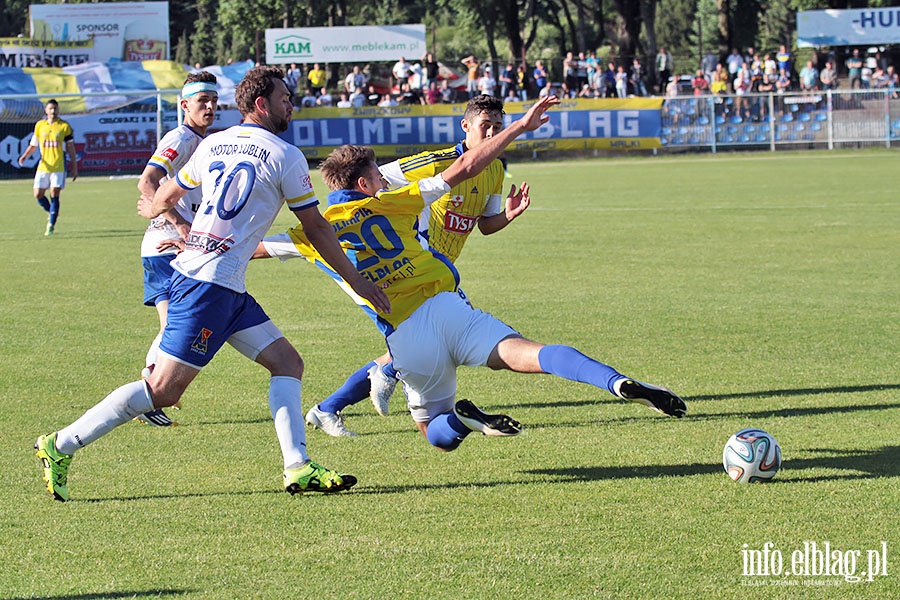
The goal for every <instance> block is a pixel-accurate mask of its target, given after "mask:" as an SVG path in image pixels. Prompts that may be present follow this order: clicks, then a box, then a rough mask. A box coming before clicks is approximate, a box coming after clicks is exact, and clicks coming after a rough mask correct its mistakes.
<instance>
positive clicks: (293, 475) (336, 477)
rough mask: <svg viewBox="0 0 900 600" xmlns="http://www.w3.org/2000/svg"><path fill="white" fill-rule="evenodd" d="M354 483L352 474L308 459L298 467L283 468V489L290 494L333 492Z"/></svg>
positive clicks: (350, 486) (348, 487)
mask: <svg viewBox="0 0 900 600" xmlns="http://www.w3.org/2000/svg"><path fill="white" fill-rule="evenodd" d="M354 485H356V477H354V476H353V475H344V474H339V473H338V472H337V471H329V470H328V469H326V468H325V467H323V466H321V465H319V464H316V463H315V462H313V461H309V462H308V463H306V464H305V465H303V466H302V467H300V468H299V469H285V470H284V491H286V492H288V493H289V494H291V495H292V496H293V495H294V494H302V493H303V492H324V493H326V494H334V493H336V492H342V491H344V490H349V489H350V488H352V487H353V486H354Z"/></svg>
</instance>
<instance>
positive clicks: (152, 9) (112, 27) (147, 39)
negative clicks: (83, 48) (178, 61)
mask: <svg viewBox="0 0 900 600" xmlns="http://www.w3.org/2000/svg"><path fill="white" fill-rule="evenodd" d="M30 13H31V37H32V38H33V39H36V40H47V41H50V40H53V41H61V42H68V41H82V40H93V41H94V60H97V61H100V62H105V61H108V60H110V59H116V60H168V59H169V3H168V2H116V3H100V4H32V5H31V7H30Z"/></svg>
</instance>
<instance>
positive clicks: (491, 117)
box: [263, 95, 528, 437]
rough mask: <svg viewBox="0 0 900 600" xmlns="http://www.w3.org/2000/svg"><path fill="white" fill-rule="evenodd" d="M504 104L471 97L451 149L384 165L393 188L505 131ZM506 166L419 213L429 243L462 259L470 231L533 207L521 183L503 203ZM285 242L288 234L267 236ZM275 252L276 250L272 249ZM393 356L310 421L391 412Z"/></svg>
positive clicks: (358, 376) (336, 426) (334, 431)
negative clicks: (520, 195) (363, 404)
mask: <svg viewBox="0 0 900 600" xmlns="http://www.w3.org/2000/svg"><path fill="white" fill-rule="evenodd" d="M503 114H504V112H503V102H502V100H500V99H499V98H497V97H495V96H486V95H479V96H475V97H474V98H472V99H471V100H469V102H468V104H467V105H466V111H465V113H464V115H463V119H462V122H461V126H462V130H463V132H464V133H465V139H464V140H463V141H462V142H460V143H459V144H457V145H456V146H452V147H450V148H444V149H442V150H437V151H433V152H422V153H420V154H416V155H414V156H409V157H407V158H402V159H400V160H397V161H394V162H392V163H389V164H387V165H383V166H382V167H381V173H382V175H383V176H384V177H385V179H386V180H387V181H388V183H389V184H390V185H391V186H394V187H396V186H402V185H405V184H407V183H409V182H412V181H417V180H420V179H425V178H427V177H433V176H434V175H437V174H438V173H441V172H443V171H444V170H445V169H447V168H448V167H449V166H450V165H451V164H453V162H454V161H455V160H456V159H457V158H459V156H460V155H462V154H463V153H464V152H465V151H466V150H471V149H472V148H475V147H477V146H478V145H479V144H481V143H482V142H484V141H485V140H488V139H490V138H491V137H492V136H494V135H496V134H497V133H498V132H500V131H501V130H502V129H503ZM503 180H504V168H503V165H502V164H501V161H500V160H499V159H496V160H493V161H491V163H490V164H489V165H488V167H487V168H486V169H485V170H484V171H482V172H481V173H478V174H477V175H474V176H473V177H471V178H470V179H467V180H465V181H462V182H460V183H458V184H457V185H455V186H453V188H452V189H451V190H450V192H448V193H447V194H444V195H443V196H441V197H440V198H439V199H438V200H437V201H435V202H434V203H433V204H431V206H430V207H427V208H426V209H425V210H424V211H423V213H422V215H421V216H420V217H419V225H418V227H419V230H420V233H421V235H422V237H423V238H424V239H426V240H428V243H429V245H430V246H431V247H432V248H434V249H435V250H437V251H438V252H440V253H441V254H443V255H444V256H446V257H447V258H448V259H449V260H450V261H451V262H456V259H457V258H458V257H459V255H460V253H461V252H462V248H463V245H464V244H465V243H466V240H467V239H468V237H469V235H470V234H471V233H472V232H473V231H475V229H476V225H477V229H478V230H479V231H480V232H481V233H482V234H483V235H490V234H492V233H496V232H498V231H500V230H501V229H503V228H504V227H506V226H507V225H509V223H510V222H512V221H513V219H515V218H516V217H518V216H519V215H520V214H522V212H524V211H525V209H526V208H527V207H528V205H527V204H523V203H521V202H518V201H517V200H516V198H517V196H516V194H515V186H513V190H512V192H510V197H509V198H508V199H507V201H506V203H505V204H504V202H503V197H502V191H503ZM279 240H280V241H284V237H283V236H274V238H267V240H264V242H263V243H264V244H267V243H268V244H269V246H268V247H269V248H270V249H271V250H272V252H276V251H277V248H278V247H277V246H276V245H274V244H273V243H272V242H277V241H279ZM270 254H271V253H270ZM390 359H391V357H390V354H385V355H383V356H382V357H380V358H377V359H376V360H375V361H370V362H368V363H367V364H365V365H364V366H363V367H361V368H359V369H357V370H356V371H355V372H354V373H353V374H352V375H350V377H348V378H347V380H346V381H345V382H344V384H343V385H341V387H340V388H338V389H337V390H336V391H335V392H334V393H333V394H331V395H330V396H328V397H327V398H326V399H325V400H323V401H322V402H320V403H319V404H317V405H316V406H314V407H312V408H311V409H310V410H309V411H308V412H307V415H306V420H307V423H309V424H310V425H312V426H313V427H318V428H319V429H321V430H322V431H324V432H325V433H327V434H329V435H332V436H335V437H339V436H351V435H355V434H354V433H353V432H352V431H350V430H349V429H347V427H346V425H345V424H344V421H343V415H342V414H341V411H343V409H345V408H346V407H348V406H350V405H352V404H356V403H357V402H360V401H362V400H364V399H366V398H368V397H370V389H371V398H372V402H373V404H374V406H375V409H376V411H377V412H378V413H379V414H381V415H385V414H387V410H388V403H389V400H390V396H391V394H392V393H393V391H394V386H395V385H396V382H397V379H396V375H397V373H396V370H394V368H393V365H392V363H391V362H390Z"/></svg>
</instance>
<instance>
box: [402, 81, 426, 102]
mask: <svg viewBox="0 0 900 600" xmlns="http://www.w3.org/2000/svg"><path fill="white" fill-rule="evenodd" d="M399 102H400V104H403V105H410V104H425V98H423V97H422V94H421V93H419V90H417V89H415V88H413V87H412V86H410V85H409V83H408V82H407V83H401V84H400V100H399Z"/></svg>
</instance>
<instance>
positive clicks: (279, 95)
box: [267, 79, 294, 133]
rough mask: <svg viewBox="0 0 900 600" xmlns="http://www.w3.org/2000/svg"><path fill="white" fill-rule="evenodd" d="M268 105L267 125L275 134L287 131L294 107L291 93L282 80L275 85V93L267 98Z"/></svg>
mask: <svg viewBox="0 0 900 600" xmlns="http://www.w3.org/2000/svg"><path fill="white" fill-rule="evenodd" d="M267 100H268V105H269V115H268V116H269V125H270V129H271V130H272V131H273V132H275V133H281V132H283V131H287V129H288V127H289V126H290V124H291V116H292V115H293V113H294V105H293V104H292V103H291V93H290V92H289V91H288V89H287V85H286V84H285V83H284V81H282V80H280V79H279V80H278V81H277V82H276V83H275V91H273V92H272V94H271V95H270V96H269V98H267Z"/></svg>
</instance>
